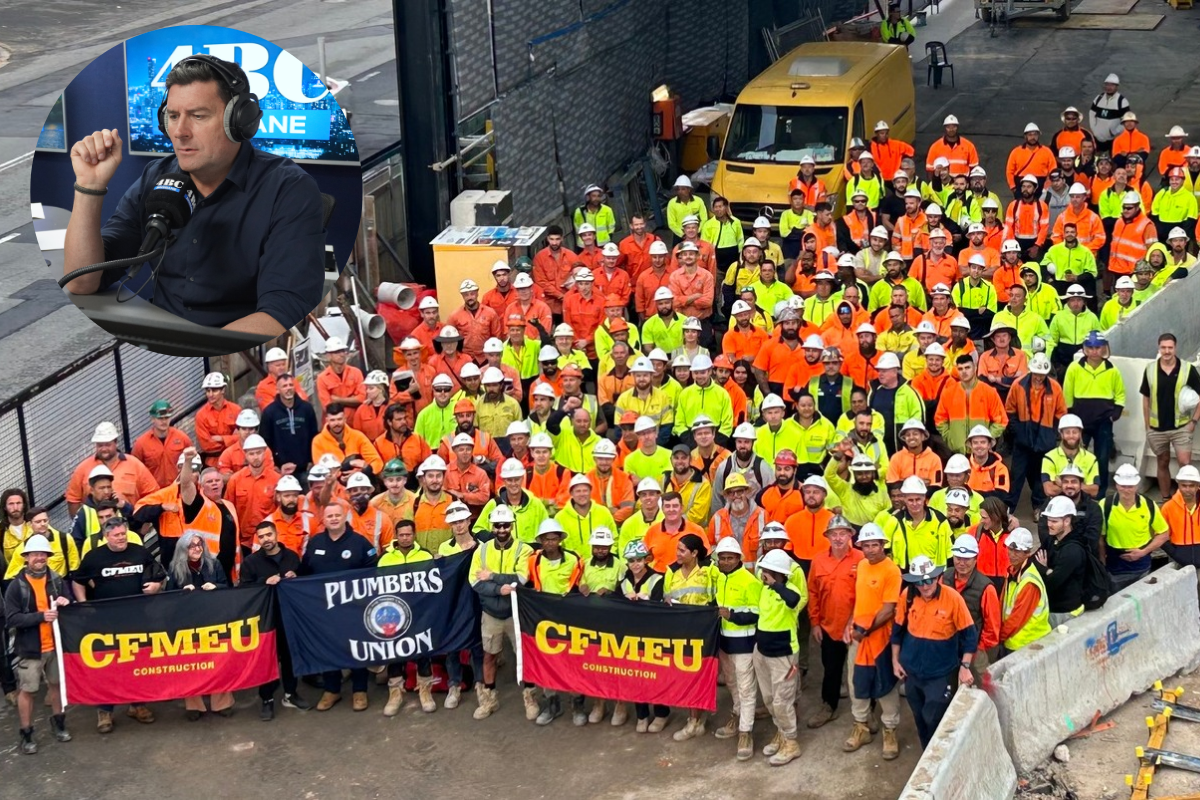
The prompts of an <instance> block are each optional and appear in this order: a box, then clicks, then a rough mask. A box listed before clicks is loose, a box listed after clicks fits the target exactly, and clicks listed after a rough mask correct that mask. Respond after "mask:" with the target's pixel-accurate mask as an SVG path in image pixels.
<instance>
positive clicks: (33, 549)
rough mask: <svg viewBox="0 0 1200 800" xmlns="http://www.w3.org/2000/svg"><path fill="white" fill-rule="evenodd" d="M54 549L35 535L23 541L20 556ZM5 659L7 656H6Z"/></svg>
mask: <svg viewBox="0 0 1200 800" xmlns="http://www.w3.org/2000/svg"><path fill="white" fill-rule="evenodd" d="M53 552H54V548H52V547H51V546H50V540H49V539H47V538H46V537H45V536H42V535H41V534H40V533H35V534H34V535H33V536H30V537H29V538H28V539H26V540H25V544H24V545H23V546H22V547H21V555H23V556H27V555H29V554H30V553H53ZM6 657H7V656H6Z"/></svg>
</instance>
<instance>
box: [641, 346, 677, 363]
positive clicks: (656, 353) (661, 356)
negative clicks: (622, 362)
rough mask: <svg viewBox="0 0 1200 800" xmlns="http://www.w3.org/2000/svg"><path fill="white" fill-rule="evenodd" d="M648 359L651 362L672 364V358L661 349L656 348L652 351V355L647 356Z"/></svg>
mask: <svg viewBox="0 0 1200 800" xmlns="http://www.w3.org/2000/svg"><path fill="white" fill-rule="evenodd" d="M646 358H648V359H650V360H651V361H665V362H667V363H670V361H671V358H670V356H668V355H667V354H666V353H664V352H663V349H662V348H661V347H656V348H654V349H653V350H651V351H650V355H648V356H646Z"/></svg>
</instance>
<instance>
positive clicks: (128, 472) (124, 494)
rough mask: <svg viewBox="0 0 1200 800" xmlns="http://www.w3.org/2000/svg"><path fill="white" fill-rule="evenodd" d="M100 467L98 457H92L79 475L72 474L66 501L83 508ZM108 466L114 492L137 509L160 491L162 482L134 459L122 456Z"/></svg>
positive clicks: (83, 462)
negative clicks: (90, 482)
mask: <svg viewBox="0 0 1200 800" xmlns="http://www.w3.org/2000/svg"><path fill="white" fill-rule="evenodd" d="M100 463H101V462H100V461H98V460H96V457H95V456H88V457H87V458H85V459H84V460H83V461H80V462H79V465H78V466H77V467H75V471H74V472H72V473H71V480H70V481H68V482H67V491H66V493H65V499H66V501H67V502H68V503H75V504H80V503H82V502H83V500H84V498H85V497H87V496H88V492H89V491H90V487H89V486H88V475H89V474H90V473H91V471H92V470H93V469H95V468H96V467H97V466H99V464H100ZM106 466H107V467H108V468H109V469H110V470H112V473H113V491H114V492H116V493H117V495H118V496H119V497H120V498H121V499H122V500H124V501H126V502H128V503H133V504H135V505H136V504H137V501H138V500H140V499H142V498H143V497H145V496H147V495H149V494H152V493H153V492H155V491H157V490H158V488H159V486H158V482H157V481H156V480H154V476H153V475H151V474H150V470H148V469H146V465H145V464H143V463H142V462H141V461H139V460H138V459H136V458H134V457H133V456H129V455H125V454H124V453H118V454H117V460H116V462H115V463H113V464H107V465H106ZM168 485H169V484H168Z"/></svg>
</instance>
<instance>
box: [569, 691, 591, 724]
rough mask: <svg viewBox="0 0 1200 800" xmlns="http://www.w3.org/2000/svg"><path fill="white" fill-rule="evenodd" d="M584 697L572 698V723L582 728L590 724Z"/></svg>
mask: <svg viewBox="0 0 1200 800" xmlns="http://www.w3.org/2000/svg"><path fill="white" fill-rule="evenodd" d="M583 702H584V701H583V698H582V697H572V698H571V724H572V725H574V726H575V727H576V728H582V727H583V726H584V725H587V724H588V715H587V712H586V711H584V710H583Z"/></svg>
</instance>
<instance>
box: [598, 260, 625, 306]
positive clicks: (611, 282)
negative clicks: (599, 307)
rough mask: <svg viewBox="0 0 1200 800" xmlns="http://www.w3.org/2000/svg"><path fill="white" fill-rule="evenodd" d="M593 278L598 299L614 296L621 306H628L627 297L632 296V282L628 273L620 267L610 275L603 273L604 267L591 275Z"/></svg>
mask: <svg viewBox="0 0 1200 800" xmlns="http://www.w3.org/2000/svg"><path fill="white" fill-rule="evenodd" d="M593 276H594V277H595V279H596V280H595V293H596V294H598V295H600V297H608V296H609V295H610V294H615V295H616V296H617V297H619V298H621V304H622V305H628V304H629V296H630V295H631V294H633V282H632V280H631V278H630V277H629V273H628V272H626V271H625V270H623V269H621V268H620V267H616V268H615V269H613V272H612V275H609V274H608V273H607V272H605V271H604V267H601V268H600V269H598V270H596V272H594V273H593Z"/></svg>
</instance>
